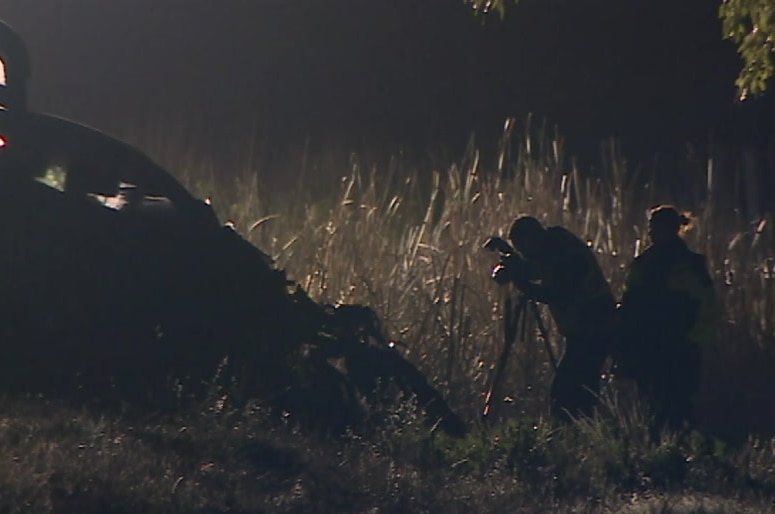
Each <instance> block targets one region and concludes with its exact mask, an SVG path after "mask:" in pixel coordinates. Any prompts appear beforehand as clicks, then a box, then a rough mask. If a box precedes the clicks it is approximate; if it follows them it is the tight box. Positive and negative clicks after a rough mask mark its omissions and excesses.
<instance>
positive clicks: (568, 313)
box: [509, 216, 616, 421]
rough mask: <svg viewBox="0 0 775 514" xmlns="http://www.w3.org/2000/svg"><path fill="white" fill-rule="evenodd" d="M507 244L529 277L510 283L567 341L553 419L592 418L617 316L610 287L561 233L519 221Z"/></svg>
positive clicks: (591, 257) (583, 249)
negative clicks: (544, 311)
mask: <svg viewBox="0 0 775 514" xmlns="http://www.w3.org/2000/svg"><path fill="white" fill-rule="evenodd" d="M509 239H510V240H511V243H512V245H513V246H514V249H515V250H516V251H517V252H519V254H520V255H521V256H522V258H523V259H524V263H525V265H526V267H527V269H528V273H527V276H519V275H520V274H519V273H515V274H513V275H512V277H513V280H512V282H514V283H515V285H516V286H517V288H519V289H520V290H521V291H522V293H523V294H525V295H527V297H528V298H530V299H531V300H534V301H537V302H540V303H544V304H546V305H547V306H548V307H549V311H550V312H551V313H552V317H553V318H554V321H555V324H556V325H557V329H558V331H559V332H560V334H562V335H563V336H564V338H565V351H564V353H563V356H562V358H561V360H560V362H559V364H558V366H557V370H556V372H555V376H554V379H553V381H552V385H551V390H550V406H551V413H552V416H553V417H554V418H556V419H558V420H562V421H567V420H569V419H572V418H574V417H577V416H579V415H584V416H591V415H592V414H593V410H594V407H595V405H596V404H597V400H598V395H599V392H600V370H601V368H602V365H603V362H604V361H605V358H606V356H607V355H608V352H609V350H610V347H611V341H612V336H613V326H614V319H615V314H616V303H615V300H614V296H613V294H612V293H611V288H610V287H609V285H608V281H607V280H606V278H605V276H604V275H603V272H602V270H601V269H600V265H599V264H598V262H597V259H596V258H595V254H594V253H593V252H592V250H591V248H590V247H589V246H588V245H587V244H586V243H585V242H584V241H582V240H581V239H579V238H578V237H577V236H576V235H574V234H573V233H572V232H570V231H569V230H567V229H565V228H563V227H558V226H555V227H548V228H545V227H543V226H542V225H541V223H540V222H539V221H538V220H537V219H536V218H533V217H530V216H522V217H518V218H517V219H516V220H515V221H514V222H513V224H512V225H511V228H510V230H509Z"/></svg>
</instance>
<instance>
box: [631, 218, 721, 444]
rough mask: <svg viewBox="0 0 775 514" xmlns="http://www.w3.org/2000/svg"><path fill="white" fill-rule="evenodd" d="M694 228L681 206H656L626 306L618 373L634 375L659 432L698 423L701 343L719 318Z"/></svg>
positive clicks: (709, 337)
mask: <svg viewBox="0 0 775 514" xmlns="http://www.w3.org/2000/svg"><path fill="white" fill-rule="evenodd" d="M690 226H691V218H690V216H688V215H686V214H682V213H680V212H679V211H678V210H677V209H676V208H675V207H673V206H670V205H660V206H657V207H654V208H652V209H651V210H650V212H649V229H648V235H649V239H650V240H651V245H650V246H649V247H648V248H647V249H646V250H645V251H644V252H643V254H641V255H639V256H638V257H636V258H635V260H634V261H633V262H632V264H631V266H630V269H629V273H628V275H627V278H626V282H625V288H624V293H623V296H622V301H621V307H620V310H619V313H620V316H621V317H620V320H621V323H622V325H621V328H622V333H621V336H620V341H619V344H618V350H617V354H618V355H617V359H616V360H617V369H618V372H617V373H618V374H620V375H623V376H625V377H629V378H631V379H634V381H635V382H636V384H637V386H638V391H639V393H640V394H641V396H642V397H643V398H644V399H645V400H646V402H647V404H648V406H649V409H650V412H649V414H650V416H651V417H652V422H653V428H654V429H655V430H657V431H659V430H661V429H662V428H670V429H673V430H679V429H682V428H683V427H684V425H685V424H689V425H691V422H692V417H691V414H692V401H693V397H694V395H695V394H696V392H697V390H698V387H699V382H700V357H701V348H702V346H703V345H705V344H707V343H708V342H709V341H711V340H712V338H713V335H714V332H715V328H716V320H717V317H718V314H717V308H716V300H715V295H714V289H713V280H712V279H711V276H710V273H709V272H708V266H707V264H706V259H705V256H703V255H701V254H698V253H695V252H693V251H691V250H690V249H689V248H688V247H687V245H686V243H685V242H684V240H683V238H682V237H681V236H682V233H683V232H685V231H686V230H687V229H688V228H689V227H690Z"/></svg>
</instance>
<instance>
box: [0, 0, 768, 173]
mask: <svg viewBox="0 0 775 514" xmlns="http://www.w3.org/2000/svg"><path fill="white" fill-rule="evenodd" d="M718 3H719V2H714V1H710V0H522V1H521V2H520V4H519V5H518V6H517V7H516V8H515V9H513V10H512V11H511V15H510V16H509V17H508V18H507V19H506V21H504V22H501V21H499V19H498V18H497V17H489V18H487V20H486V21H484V22H483V20H482V19H477V18H475V17H473V16H472V15H471V13H470V11H469V9H468V8H467V7H466V6H464V5H463V4H462V1H461V0H295V1H291V0H219V1H216V0H210V1H204V0H56V1H52V0H0V18H2V19H4V20H5V21H6V22H8V23H10V24H11V25H12V26H14V27H15V28H16V29H17V31H18V32H20V33H21V34H22V36H23V37H24V38H25V39H26V41H27V44H28V47H29V49H30V53H31V56H32V60H33V81H32V86H31V87H32V91H31V95H32V105H33V108H35V109H38V110H43V111H48V112H52V113H56V114H62V115H65V116H68V117H72V118H75V119H77V120H80V121H83V122H86V123H89V124H92V125H95V126H97V127H100V128H104V129H106V130H108V131H112V132H116V133H119V134H121V135H126V134H130V133H132V130H134V131H135V132H137V131H142V130H144V129H143V127H153V130H152V131H150V132H154V133H159V134H166V135H172V134H174V135H175V136H176V137H178V138H181V137H182V138H183V139H184V140H187V141H189V142H190V144H191V145H192V147H193V145H195V147H196V148H198V149H201V150H203V151H205V150H206V151H207V152H209V153H210V155H211V156H212V157H213V158H214V159H221V160H222V161H223V162H227V161H228V159H235V160H234V161H229V162H233V163H235V164H236V163H237V162H238V160H239V159H240V158H241V157H240V155H243V156H244V154H246V153H247V150H246V148H247V147H248V145H249V142H250V140H256V141H258V142H259V143H260V145H261V149H262V152H263V153H264V154H265V157H266V158H267V159H271V158H272V156H274V157H276V158H278V159H279V158H282V156H283V155H290V152H292V151H293V150H292V149H294V148H298V146H299V145H301V144H303V143H304V142H305V141H310V142H311V144H312V145H313V146H314V145H317V147H318V148H321V147H326V146H329V147H330V148H339V149H345V150H356V151H358V150H363V149H368V148H383V149H387V150H388V151H390V150H391V149H398V148H399V147H400V148H404V149H405V150H407V151H412V152H414V153H416V154H417V155H422V154H423V153H428V152H432V151H436V149H446V150H447V151H448V152H449V153H450V154H451V155H453V156H454V155H458V154H459V153H462V151H463V147H464V144H465V142H466V141H467V139H468V137H469V135H470V134H471V133H472V132H475V133H476V134H477V137H478V140H479V141H482V142H483V144H485V143H486V142H494V141H495V139H496V138H497V135H498V134H499V132H500V129H501V127H502V125H503V121H504V119H505V118H506V117H507V116H516V117H517V118H518V119H523V117H524V116H526V114H527V113H530V112H532V113H534V114H535V115H536V117H537V118H545V119H547V120H548V121H549V122H550V124H556V125H557V126H558V127H559V129H560V131H561V132H562V133H563V134H564V135H565V136H566V138H567V141H568V148H569V149H570V151H571V152H572V153H574V154H575V155H577V156H579V157H580V158H581V159H582V160H594V159H595V158H596V157H597V155H598V154H599V148H600V141H601V140H602V139H603V138H605V137H608V136H616V137H618V138H620V140H621V141H622V144H623V146H624V148H625V151H626V153H627V155H628V156H630V158H631V159H632V160H634V161H638V160H641V161H644V162H645V161H648V160H649V159H652V158H653V156H654V155H679V154H682V153H684V152H686V151H687V150H686V148H687V145H688V144H694V145H695V146H696V147H697V148H700V149H703V148H705V145H706V144H707V143H708V141H709V140H710V139H711V138H713V140H714V141H716V143H717V144H722V143H729V144H743V143H746V144H749V145H760V146H761V145H765V144H766V143H767V142H768V141H771V140H772V136H773V133H775V129H774V128H773V125H774V124H773V122H772V121H771V119H775V116H773V114H775V108H773V105H774V102H773V100H772V96H773V95H774V94H775V92H774V93H771V94H770V95H769V96H767V97H765V98H764V99H762V100H755V101H748V102H745V103H744V104H743V105H739V104H738V103H737V102H736V101H735V90H734V84H733V82H734V78H735V76H736V75H737V72H738V70H739V68H740V66H741V63H740V61H739V60H738V58H737V56H736V55H735V48H734V46H733V45H732V44H731V43H729V42H724V41H722V40H721V25H720V21H719V20H718V19H717V9H718ZM146 132H149V129H146ZM170 137H171V136H170Z"/></svg>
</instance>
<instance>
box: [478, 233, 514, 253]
mask: <svg viewBox="0 0 775 514" xmlns="http://www.w3.org/2000/svg"><path fill="white" fill-rule="evenodd" d="M483 248H484V249H485V250H489V251H491V252H500V253H501V254H513V253H515V251H514V248H512V247H511V245H510V244H509V243H507V242H506V240H505V239H503V238H502V237H497V236H496V237H489V238H487V241H485V242H484V245H483Z"/></svg>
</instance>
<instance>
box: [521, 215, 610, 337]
mask: <svg viewBox="0 0 775 514" xmlns="http://www.w3.org/2000/svg"><path fill="white" fill-rule="evenodd" d="M546 238H547V249H548V251H547V252H546V255H545V256H544V258H543V259H541V260H540V261H538V262H531V263H530V264H529V266H530V268H531V272H530V274H531V278H532V279H533V280H532V281H530V282H524V281H523V282H522V283H521V284H520V283H518V284H517V285H518V287H519V288H520V289H521V290H522V291H523V292H524V293H525V294H527V295H528V296H529V297H530V298H532V299H534V300H536V301H539V302H541V303H545V304H547V305H548V306H549V310H550V311H551V313H552V317H553V318H554V321H555V323H556V324H557V328H558V330H559V332H560V333H561V334H563V335H564V336H566V337H568V336H570V337H596V336H601V335H605V334H608V333H610V331H611V330H612V328H613V320H614V315H615V312H616V302H615V300H614V297H613V294H612V293H611V288H610V287H609V285H608V281H607V280H606V278H605V276H604V275H603V271H602V270H601V269H600V265H599V264H598V262H597V259H596V258H595V254H594V253H593V252H592V250H591V249H590V248H589V247H588V246H587V245H586V244H585V243H584V242H583V241H582V240H581V239H579V238H578V237H576V236H575V235H574V234H573V233H571V232H570V231H568V230H566V229H564V228H562V227H549V228H547V229H546Z"/></svg>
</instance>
